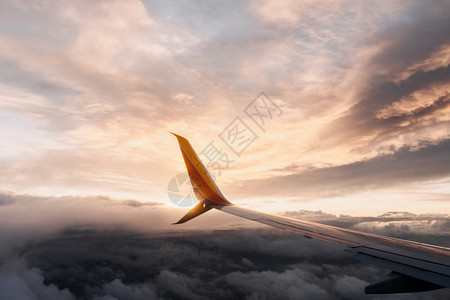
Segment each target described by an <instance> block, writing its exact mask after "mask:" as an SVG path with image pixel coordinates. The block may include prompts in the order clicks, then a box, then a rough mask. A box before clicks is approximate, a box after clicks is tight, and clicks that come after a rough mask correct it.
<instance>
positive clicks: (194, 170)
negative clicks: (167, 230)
mask: <svg viewBox="0 0 450 300" xmlns="http://www.w3.org/2000/svg"><path fill="white" fill-rule="evenodd" d="M171 133H172V134H173V135H174V136H175V137H176V138H177V140H178V144H179V145H180V149H181V154H182V155H183V159H184V163H185V165H186V169H187V171H188V174H189V178H190V180H191V184H192V188H193V189H194V193H195V196H196V197H197V199H198V200H199V201H200V202H199V203H198V204H197V205H195V206H194V207H193V208H192V209H191V210H190V211H189V212H188V213H187V214H186V215H185V216H184V217H183V218H181V219H180V220H179V221H178V222H177V223H174V224H181V223H184V222H187V221H189V220H191V219H193V218H195V217H197V216H199V215H201V214H203V213H205V212H207V211H208V210H210V209H211V208H212V207H214V206H227V205H232V203H231V202H229V201H228V200H227V199H226V198H225V197H224V196H223V195H222V193H221V192H220V190H219V188H218V187H217V186H216V184H215V183H214V180H213V179H212V178H211V176H210V175H209V173H208V170H206V168H205V166H204V165H203V164H202V162H201V161H200V159H199V158H198V156H197V154H196V153H195V151H194V149H193V148H192V146H191V144H190V143H189V141H188V140H187V139H185V138H184V137H182V136H179V135H178V134H175V133H173V132H171Z"/></svg>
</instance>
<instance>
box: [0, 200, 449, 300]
mask: <svg viewBox="0 0 450 300" xmlns="http://www.w3.org/2000/svg"><path fill="white" fill-rule="evenodd" d="M0 199H1V202H0V203H1V204H0V213H1V218H0V220H1V221H0V222H1V226H0V228H1V229H0V233H1V234H0V237H1V238H0V279H1V280H0V297H2V298H3V297H6V298H8V297H11V295H14V297H15V298H16V299H33V298H52V299H167V298H172V299H181V298H182V299H186V298H189V299H210V298H218V299H229V298H237V299H248V298H258V299H273V298H286V299H298V298H299V297H306V298H311V299H323V298H329V299H341V298H346V299H360V298H361V297H362V296H363V295H364V294H363V290H364V289H363V288H364V286H366V285H367V284H368V283H370V282H372V281H375V280H377V279H379V278H380V277H382V276H384V275H386V274H387V273H388V272H389V271H388V270H383V269H379V268H377V267H374V266H370V265H366V264H363V263H360V262H358V261H357V260H355V259H354V258H352V255H350V254H349V253H347V252H345V251H344V248H342V247H340V246H336V245H333V244H329V243H325V242H321V241H317V240H311V239H307V238H304V237H302V236H298V235H294V234H290V233H286V232H283V231H280V230H278V229H272V228H268V227H265V226H262V225H257V224H256V225H253V226H252V223H250V221H246V220H244V221H241V220H240V219H239V218H236V217H233V216H229V215H227V214H224V213H220V212H215V211H211V212H208V213H207V214H205V215H202V216H201V217H199V218H197V219H196V220H193V221H191V222H189V223H187V224H184V225H181V226H173V225H170V223H171V222H173V221H174V220H176V219H177V218H178V217H179V216H180V215H182V213H183V212H184V211H183V212H182V211H181V210H179V209H173V208H172V209H170V208H167V207H164V206H162V205H158V204H156V203H155V204H152V203H148V202H140V201H135V200H125V201H124V200H116V199H110V198H105V197H90V198H83V197H76V198H71V197H53V198H48V199H40V198H36V197H30V196H25V195H11V194H9V195H1V197H0ZM27 212H28V213H27ZM284 214H285V215H287V216H289V217H297V218H301V219H304V220H313V221H318V222H322V223H326V224H332V225H337V226H341V227H346V228H352V229H357V230H363V231H367V232H375V233H378V234H387V235H390V236H395V237H399V238H409V239H412V240H416V241H420V242H425V243H435V244H439V245H444V246H445V245H447V246H450V244H449V237H450V228H449V226H448V224H449V215H445V214H440V215H414V214H411V213H407V212H389V213H386V214H383V215H380V216H378V217H350V216H339V217H337V216H334V215H332V214H327V213H324V212H322V211H316V212H314V211H290V212H285V213H284ZM448 293H449V292H448V290H439V291H434V292H430V293H422V294H404V295H392V296H386V297H369V298H372V299H429V297H433V299H446V298H448V296H449V294H448Z"/></svg>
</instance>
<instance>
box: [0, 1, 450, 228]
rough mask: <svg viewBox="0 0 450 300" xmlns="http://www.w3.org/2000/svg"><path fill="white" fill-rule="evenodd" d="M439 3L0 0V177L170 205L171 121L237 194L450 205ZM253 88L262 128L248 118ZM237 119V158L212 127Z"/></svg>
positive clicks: (247, 200) (359, 208)
mask: <svg viewBox="0 0 450 300" xmlns="http://www.w3.org/2000/svg"><path fill="white" fill-rule="evenodd" d="M449 15H450V3H449V2H448V1H444V0H442V1H439V0H437V1H409V0H408V1H317V0H314V1H269V0H266V1H233V2H230V1H176V2H175V1H141V2H140V1H35V2H29V1H20V0H17V1H2V2H1V4H0V137H1V139H2V141H3V145H2V147H1V148H0V153H1V155H0V170H1V172H0V190H1V192H2V193H6V194H8V195H29V196H36V197H49V196H71V197H87V196H92V197H94V196H97V195H102V196H107V197H113V198H117V199H133V200H139V201H148V202H159V203H168V204H169V205H171V204H170V201H169V198H168V195H167V187H168V184H169V181H170V180H171V178H173V176H175V175H177V174H179V173H182V172H184V170H185V169H184V163H183V160H182V157H181V154H180V151H179V148H178V145H177V142H176V139H175V138H174V137H173V136H172V135H171V134H170V133H169V132H170V131H172V132H175V133H177V134H180V135H182V136H184V137H186V138H188V139H189V140H190V141H191V144H192V145H193V146H194V148H195V149H196V150H197V151H198V152H200V151H202V150H203V149H206V148H207V146H208V145H210V143H211V142H213V144H214V145H215V146H216V147H217V148H218V149H220V150H221V151H222V152H221V153H226V154H227V155H228V158H229V159H230V161H231V162H230V163H229V165H228V168H227V169H226V170H223V172H221V174H219V176H217V182H218V185H219V186H220V187H221V189H222V192H223V193H224V194H225V196H227V198H228V199H229V200H230V201H231V202H234V203H236V204H241V205H245V206H248V207H252V208H256V209H260V210H265V211H268V212H282V211H287V210H298V209H307V210H323V211H326V212H330V213H334V214H351V215H366V216H375V215H379V214H381V213H384V212H386V211H392V210H394V211H409V212H412V213H450V200H449V199H450V105H449V104H450V96H449V92H450V66H449V63H450V22H449ZM261 92H264V93H265V95H267V97H268V99H270V100H268V101H266V102H267V103H269V104H270V105H272V107H275V108H277V109H276V110H271V113H272V114H271V116H270V118H268V117H267V118H265V119H264V122H265V123H264V126H258V124H257V122H255V120H256V121H258V119H255V120H252V118H251V117H250V116H252V115H251V114H246V110H247V112H249V109H250V110H251V109H252V107H253V106H252V104H255V102H253V101H254V100H255V99H256V100H258V98H257V97H258V95H260V93H261ZM266 112H267V111H266ZM253 116H254V115H253ZM236 118H238V119H237V120H238V121H239V122H241V123H243V124H246V125H247V127H248V128H249V129H251V132H252V134H253V135H254V137H255V139H254V140H252V142H251V144H249V145H248V147H246V148H245V149H244V150H243V151H241V152H240V153H239V155H237V154H236V153H235V152H233V151H232V149H230V147H228V145H227V144H226V143H225V141H224V139H221V137H223V136H224V134H225V135H226V133H227V132H228V131H227V130H229V129H230V128H231V125H233V124H232V122H234V121H235V120H236ZM259 121H261V119H259ZM176 217H178V215H177V216H176ZM176 217H174V219H176ZM169 221H173V220H167V222H169Z"/></svg>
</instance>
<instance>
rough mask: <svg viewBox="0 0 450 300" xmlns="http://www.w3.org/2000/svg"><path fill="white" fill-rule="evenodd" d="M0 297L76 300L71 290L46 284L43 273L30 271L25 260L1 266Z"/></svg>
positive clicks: (34, 269)
mask: <svg viewBox="0 0 450 300" xmlns="http://www.w3.org/2000/svg"><path fill="white" fill-rule="evenodd" d="M0 282H1V284H0V297H1V298H3V299H17V300H28V299H61V300H62V299H66V300H72V299H75V298H74V297H73V295H72V294H71V293H70V292H69V290H68V289H67V288H66V289H63V290H60V289H58V288H57V287H56V286H55V285H53V284H50V285H48V284H45V278H44V277H43V276H42V272H41V271H40V270H38V269H36V268H31V269H29V268H28V267H27V265H26V263H25V262H24V261H23V260H20V259H17V260H11V261H8V262H6V263H4V264H2V265H1V266H0Z"/></svg>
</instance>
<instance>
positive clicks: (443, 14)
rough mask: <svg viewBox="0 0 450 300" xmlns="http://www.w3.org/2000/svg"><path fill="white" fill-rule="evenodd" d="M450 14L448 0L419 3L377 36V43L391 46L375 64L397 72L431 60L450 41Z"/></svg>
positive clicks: (384, 50)
mask: <svg viewBox="0 0 450 300" xmlns="http://www.w3.org/2000/svg"><path fill="white" fill-rule="evenodd" d="M449 14H450V3H449V2H448V1H446V0H432V1H427V2H426V3H425V2H421V1H418V2H415V3H414V4H413V5H411V6H410V7H409V8H408V9H405V12H404V13H403V14H401V16H400V17H398V19H397V20H396V21H395V22H392V23H391V24H389V25H387V26H386V28H385V30H382V31H380V32H378V33H377V34H376V36H375V37H374V40H375V41H376V42H379V43H385V44H386V45H387V46H386V47H384V49H383V51H382V52H381V53H380V54H378V55H377V56H376V58H375V59H374V63H375V64H376V65H377V66H384V67H386V68H388V69H389V70H391V71H392V72H395V71H399V70H401V69H403V68H406V67H408V66H410V65H412V64H414V63H415V62H417V61H421V60H423V59H425V58H427V57H428V56H429V55H430V53H432V52H434V51H436V50H437V49H439V47H440V46H442V45H445V44H446V43H448V42H449V41H450V36H449V34H448V33H449V32H450V23H449V22H448V16H449Z"/></svg>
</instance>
